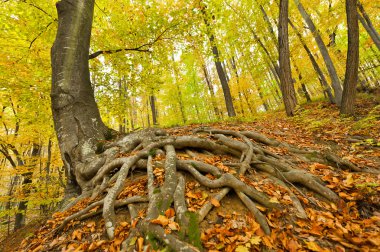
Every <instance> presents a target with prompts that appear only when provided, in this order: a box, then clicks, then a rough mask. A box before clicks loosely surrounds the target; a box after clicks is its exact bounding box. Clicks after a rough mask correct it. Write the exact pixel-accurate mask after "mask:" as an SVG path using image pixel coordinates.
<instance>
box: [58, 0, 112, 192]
mask: <svg viewBox="0 0 380 252" xmlns="http://www.w3.org/2000/svg"><path fill="white" fill-rule="evenodd" d="M56 7H57V11H58V30H57V35H56V39H55V42H54V45H53V47H52V49H51V61H52V62H51V64H52V89H51V101H52V112H53V119H54V126H55V130H56V133H57V137H58V142H59V147H60V150H61V155H62V159H63V162H64V164H65V168H66V175H67V179H68V188H67V189H68V191H67V193H70V192H72V191H71V190H72V189H74V192H80V188H79V187H78V186H77V185H78V184H79V185H81V184H82V185H83V182H84V181H82V180H83V178H82V175H81V171H80V169H79V168H78V164H79V163H83V162H85V161H86V160H89V159H91V158H93V157H94V153H95V148H96V143H97V142H98V141H99V140H102V139H104V136H105V134H107V131H108V128H107V127H106V126H105V125H104V123H103V121H102V119H101V118H100V114H99V110H98V107H97V105H96V102H95V98H94V90H93V89H92V87H91V82H90V72H89V66H88V54H89V46H90V37H91V27H92V18H93V11H94V0H87V1H84V0H78V1H69V0H62V1H60V2H58V3H57V5H56Z"/></svg>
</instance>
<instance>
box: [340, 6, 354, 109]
mask: <svg viewBox="0 0 380 252" xmlns="http://www.w3.org/2000/svg"><path fill="white" fill-rule="evenodd" d="M356 4H357V0H346V14H347V30H348V50H347V62H346V74H345V78H344V90H343V98H342V106H341V108H340V113H341V114H349V115H353V114H354V108H355V106H354V105H355V94H356V84H357V82H358V65H359V25H358V13H357V10H356Z"/></svg>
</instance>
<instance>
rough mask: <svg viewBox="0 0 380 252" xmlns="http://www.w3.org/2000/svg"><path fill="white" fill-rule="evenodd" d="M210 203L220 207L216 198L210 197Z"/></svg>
mask: <svg viewBox="0 0 380 252" xmlns="http://www.w3.org/2000/svg"><path fill="white" fill-rule="evenodd" d="M210 202H211V204H212V205H213V206H214V207H220V203H219V201H218V200H217V199H215V198H211V200H210Z"/></svg>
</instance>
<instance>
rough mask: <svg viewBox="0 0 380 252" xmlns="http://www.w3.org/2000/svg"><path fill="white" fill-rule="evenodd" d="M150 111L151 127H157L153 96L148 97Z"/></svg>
mask: <svg viewBox="0 0 380 252" xmlns="http://www.w3.org/2000/svg"><path fill="white" fill-rule="evenodd" d="M149 100H150V109H151V111H152V121H153V125H158V123H157V109H156V97H155V96H154V95H151V96H149Z"/></svg>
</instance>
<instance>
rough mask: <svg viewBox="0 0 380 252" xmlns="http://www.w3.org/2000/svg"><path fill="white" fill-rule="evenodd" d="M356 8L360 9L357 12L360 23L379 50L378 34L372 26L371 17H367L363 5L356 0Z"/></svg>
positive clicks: (379, 38) (379, 40) (379, 36)
mask: <svg viewBox="0 0 380 252" xmlns="http://www.w3.org/2000/svg"><path fill="white" fill-rule="evenodd" d="M358 8H359V11H360V13H358V18H359V21H360V23H361V24H362V25H363V27H364V28H365V29H366V31H367V32H368V34H369V36H370V37H371V38H372V40H373V42H374V43H375V45H376V47H377V49H379V50H380V35H379V33H378V32H377V31H376V29H375V27H374V26H373V24H372V21H371V19H370V18H369V16H368V14H367V12H366V11H365V10H364V8H363V5H362V4H361V3H360V1H358Z"/></svg>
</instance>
